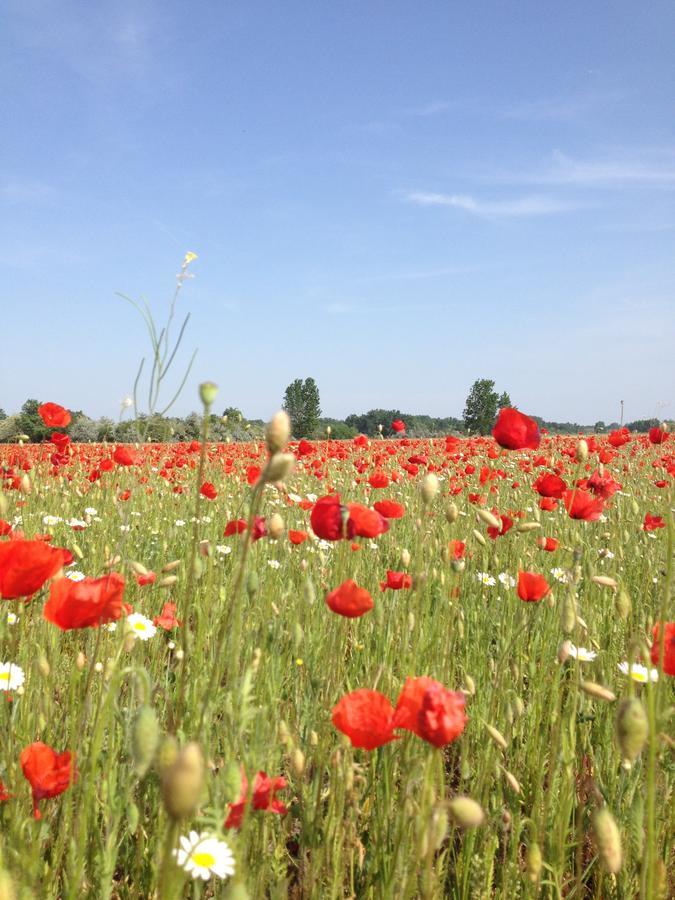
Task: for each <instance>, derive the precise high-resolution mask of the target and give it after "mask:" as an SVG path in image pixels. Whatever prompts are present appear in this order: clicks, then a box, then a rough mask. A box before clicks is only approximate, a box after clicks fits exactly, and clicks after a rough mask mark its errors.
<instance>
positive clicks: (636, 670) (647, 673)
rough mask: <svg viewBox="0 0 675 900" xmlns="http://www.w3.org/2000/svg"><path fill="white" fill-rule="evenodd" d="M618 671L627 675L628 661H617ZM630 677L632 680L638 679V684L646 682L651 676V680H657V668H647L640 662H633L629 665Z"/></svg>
mask: <svg viewBox="0 0 675 900" xmlns="http://www.w3.org/2000/svg"><path fill="white" fill-rule="evenodd" d="M619 671H620V672H623V674H624V675H628V661H626V662H622V663H619ZM630 677H631V678H632V679H633V681H639V682H640V684H646V683H647V681H649V679H650V678H651V680H652V681H658V680H659V670H658V669H648V668H647V666H643V665H641V664H640V663H633V664H632V665H631V667H630Z"/></svg>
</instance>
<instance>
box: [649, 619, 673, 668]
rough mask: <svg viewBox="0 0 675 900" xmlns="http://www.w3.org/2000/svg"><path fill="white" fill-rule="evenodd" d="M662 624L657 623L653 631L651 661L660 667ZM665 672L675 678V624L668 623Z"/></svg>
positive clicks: (664, 654) (664, 656)
mask: <svg viewBox="0 0 675 900" xmlns="http://www.w3.org/2000/svg"><path fill="white" fill-rule="evenodd" d="M660 624H661V623H660V622H657V623H656V625H655V626H654V629H653V631H652V641H653V643H652V650H651V659H652V663H653V664H654V665H655V666H658V665H659V654H660V652H661V630H660ZM663 651H664V652H663V660H662V662H663V671H664V672H665V673H666V675H674V676H675V622H666V627H665V646H664V648H663Z"/></svg>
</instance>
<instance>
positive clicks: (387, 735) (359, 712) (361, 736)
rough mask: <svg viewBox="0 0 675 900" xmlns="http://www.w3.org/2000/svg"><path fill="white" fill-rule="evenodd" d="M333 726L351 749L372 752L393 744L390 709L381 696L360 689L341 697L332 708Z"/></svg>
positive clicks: (392, 712)
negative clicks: (356, 748)
mask: <svg viewBox="0 0 675 900" xmlns="http://www.w3.org/2000/svg"><path fill="white" fill-rule="evenodd" d="M332 720H333V725H335V727H336V728H337V730H338V731H341V732H342V733H343V734H346V735H347V737H348V738H349V740H350V741H351V742H352V746H353V747H361V748H363V749H364V750H374V749H375V748H376V747H382V746H383V745H384V744H388V743H389V742H390V741H393V740H395V738H396V735H395V734H394V730H393V723H394V707H393V706H392V705H391V701H390V700H389V698H388V697H385V696H384V694H380V693H379V692H378V691H371V690H368V689H367V688H361V689H360V690H358V691H352V693H351V694H345V696H344V697H342V699H341V700H340V701H339V702H338V703H337V704H336V705H335V706H334V707H333V714H332Z"/></svg>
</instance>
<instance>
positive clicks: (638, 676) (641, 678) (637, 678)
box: [631, 671, 647, 681]
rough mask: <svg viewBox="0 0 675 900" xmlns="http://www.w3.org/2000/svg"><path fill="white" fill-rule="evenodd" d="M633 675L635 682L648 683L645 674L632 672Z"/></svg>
mask: <svg viewBox="0 0 675 900" xmlns="http://www.w3.org/2000/svg"><path fill="white" fill-rule="evenodd" d="M631 675H632V676H633V681H646V680H647V676H646V675H645V673H644V672H636V671H633V672H631Z"/></svg>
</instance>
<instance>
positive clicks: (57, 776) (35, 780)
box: [19, 741, 77, 819]
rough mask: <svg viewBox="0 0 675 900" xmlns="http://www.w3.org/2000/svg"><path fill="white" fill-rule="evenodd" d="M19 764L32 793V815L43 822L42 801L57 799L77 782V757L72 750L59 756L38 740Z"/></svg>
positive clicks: (28, 749)
mask: <svg viewBox="0 0 675 900" xmlns="http://www.w3.org/2000/svg"><path fill="white" fill-rule="evenodd" d="M19 761H20V762H21V769H22V771H23V774H24V776H25V778H26V779H27V780H28V782H29V783H30V786H31V790H32V792H33V815H34V817H35V818H36V819H41V818H42V816H41V814H40V810H39V808H38V803H39V801H40V800H46V799H47V798H49V797H57V796H58V795H59V794H62V793H63V792H64V791H65V790H66V789H67V788H68V787H70V785H71V784H73V783H74V782H75V781H76V780H77V771H76V769H75V754H73V753H71V752H70V751H69V750H65V751H64V752H63V753H57V752H56V750H53V749H52V748H51V747H49V746H48V745H47V744H43V743H41V742H40V741H37V742H36V743H33V744H29V745H28V747H24V749H23V750H22V751H21V756H20V757H19Z"/></svg>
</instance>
